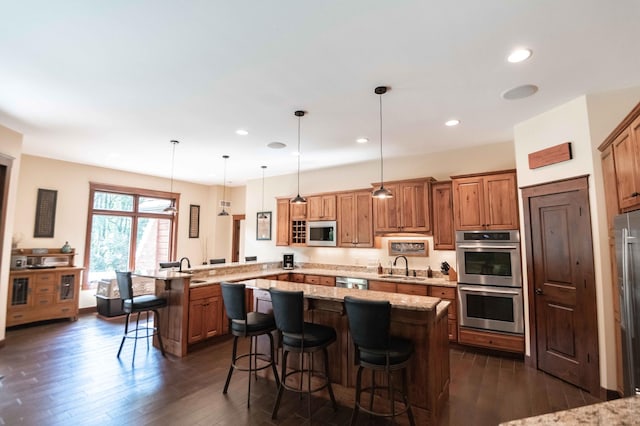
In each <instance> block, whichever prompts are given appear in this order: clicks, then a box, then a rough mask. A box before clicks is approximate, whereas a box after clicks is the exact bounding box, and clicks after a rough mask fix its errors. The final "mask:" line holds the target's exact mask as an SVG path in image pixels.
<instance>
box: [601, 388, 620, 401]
mask: <svg viewBox="0 0 640 426" xmlns="http://www.w3.org/2000/svg"><path fill="white" fill-rule="evenodd" d="M620 398H622V395H620V393H619V392H618V391H617V390H611V389H607V388H600V399H602V400H603V401H611V400H612V399H620Z"/></svg>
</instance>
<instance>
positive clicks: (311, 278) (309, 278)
mask: <svg viewBox="0 0 640 426" xmlns="http://www.w3.org/2000/svg"><path fill="white" fill-rule="evenodd" d="M304 282H305V284H320V277H319V276H318V275H305V276H304Z"/></svg>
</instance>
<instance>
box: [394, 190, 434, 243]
mask: <svg viewBox="0 0 640 426" xmlns="http://www.w3.org/2000/svg"><path fill="white" fill-rule="evenodd" d="M398 192H399V193H400V195H401V198H400V200H399V201H400V202H401V203H402V204H400V228H401V230H402V231H403V232H429V231H430V230H431V214H430V213H431V212H430V209H429V204H430V203H429V182H412V183H404V184H401V185H400V189H399V191H398Z"/></svg>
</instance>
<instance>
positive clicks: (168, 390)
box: [0, 314, 599, 425]
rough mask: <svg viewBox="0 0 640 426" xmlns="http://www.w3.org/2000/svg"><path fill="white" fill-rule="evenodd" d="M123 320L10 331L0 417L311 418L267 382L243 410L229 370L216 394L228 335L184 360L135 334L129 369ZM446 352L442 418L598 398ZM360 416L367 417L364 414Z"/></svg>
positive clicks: (528, 410)
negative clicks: (275, 411)
mask: <svg viewBox="0 0 640 426" xmlns="http://www.w3.org/2000/svg"><path fill="white" fill-rule="evenodd" d="M123 327H124V325H123V320H122V319H116V320H113V319H112V320H109V321H106V320H103V319H99V318H97V317H96V315H95V314H84V315H81V316H80V319H79V320H78V321H76V322H68V321H58V322H51V323H46V324H40V325H36V326H23V327H19V328H13V329H9V330H7V334H6V340H5V346H4V348H2V349H0V377H2V379H0V424H1V425H17V424H24V425H129V424H135V425H145V424H153V425H177V424H179V425H274V424H276V425H300V424H305V423H306V424H309V422H308V420H307V419H306V415H307V404H306V401H305V400H300V399H299V398H298V397H297V396H296V395H293V394H290V393H285V395H284V397H283V401H282V404H281V407H280V411H279V416H278V420H271V408H272V405H273V401H274V398H275V394H276V392H275V390H276V389H275V384H274V383H273V382H270V381H267V380H264V379H259V380H258V381H257V382H255V384H252V397H251V407H250V409H247V408H246V391H247V382H246V381H247V375H246V374H245V373H235V374H234V376H233V378H232V381H231V385H230V387H229V392H228V395H223V394H222V388H223V385H224V381H225V379H226V374H227V370H228V367H229V358H230V354H231V339H228V338H223V339H221V340H220V339H219V340H218V341H217V342H215V343H214V344H205V345H202V347H200V348H198V349H197V350H196V351H194V352H193V353H191V354H189V356H187V357H185V358H182V359H179V358H175V357H171V356H168V357H167V358H163V357H162V356H161V354H160V351H158V350H157V349H154V348H151V349H150V350H149V351H147V348H146V344H145V343H144V340H142V341H141V342H139V344H138V348H137V353H136V359H135V364H134V365H133V366H132V362H131V361H132V348H133V345H132V342H126V343H125V348H124V349H123V353H122V355H121V358H120V359H118V358H116V353H117V351H118V345H119V344H120V338H121V333H122V330H123ZM140 343H142V344H140ZM450 356H451V387H450V399H449V402H448V404H447V407H446V409H445V412H444V413H443V415H442V417H441V419H440V422H439V424H440V425H496V424H498V423H500V422H502V421H507V420H513V419H517V418H521V417H527V416H532V415H537V414H543V413H548V412H552V411H557V410H564V409H568V408H574V407H578V406H582V405H587V404H591V403H595V402H599V400H598V399H596V398H595V397H593V396H591V395H589V394H588V393H586V392H584V391H581V390H580V389H577V388H575V387H573V386H571V385H569V384H567V383H565V382H562V381H561V380H558V379H555V378H554V377H551V376H548V375H546V374H544V373H542V372H540V371H536V370H533V369H530V368H527V367H525V366H524V364H523V362H522V361H520V360H517V359H513V358H508V357H500V356H495V355H488V354H483V353H479V352H476V351H473V350H470V349H464V348H459V347H454V348H452V349H451V351H450ZM312 413H313V417H312V418H313V423H314V424H327V425H347V424H349V420H350V417H351V407H343V406H341V407H340V408H339V410H338V411H337V412H334V411H333V410H332V409H331V406H330V404H329V403H328V402H327V401H326V400H325V399H323V398H319V397H314V398H313V401H312ZM358 423H359V424H370V422H369V419H368V417H367V416H366V415H361V416H360V418H359V422H358ZM400 423H401V424H406V423H407V422H406V419H405V418H403V419H401V421H400ZM371 424H388V423H385V422H382V421H374V422H372V423H371Z"/></svg>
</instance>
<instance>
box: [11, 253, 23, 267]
mask: <svg viewBox="0 0 640 426" xmlns="http://www.w3.org/2000/svg"><path fill="white" fill-rule="evenodd" d="M26 267H27V256H15V255H14V256H11V266H10V269H24V268H26Z"/></svg>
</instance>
